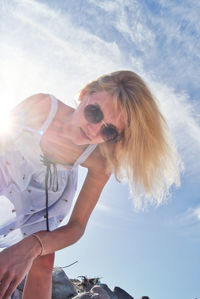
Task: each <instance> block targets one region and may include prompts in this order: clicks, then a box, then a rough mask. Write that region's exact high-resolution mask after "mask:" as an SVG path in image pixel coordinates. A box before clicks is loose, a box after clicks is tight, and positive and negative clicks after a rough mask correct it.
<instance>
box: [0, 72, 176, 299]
mask: <svg viewBox="0 0 200 299" xmlns="http://www.w3.org/2000/svg"><path fill="white" fill-rule="evenodd" d="M79 100H80V104H79V106H78V108H77V109H76V110H75V109H73V108H71V107H69V106H67V105H65V104H64V103H62V102H61V101H59V100H57V99H56V98H55V97H53V96H49V95H45V94H39V95H34V96H31V97H30V98H28V99H26V100H25V101H24V102H22V103H21V104H20V105H19V106H17V107H16V108H15V109H14V110H13V111H12V118H13V129H15V131H16V127H17V126H16V123H19V124H22V119H23V126H22V129H21V130H20V132H18V136H17V137H15V139H14V140H11V141H9V142H7V143H8V144H6V142H2V154H1V160H0V165H1V172H0V179H1V189H0V190H1V195H5V196H6V197H8V198H9V200H10V201H11V202H12V203H13V205H14V206H15V209H14V210H13V211H12V212H13V213H14V214H15V215H16V217H15V218H14V220H13V218H12V221H10V222H8V223H6V224H5V225H4V226H2V228H1V230H0V234H1V235H2V237H1V239H0V242H1V244H2V245H3V246H10V245H12V246H10V247H9V248H7V249H5V250H4V251H2V252H1V253H0V282H1V283H0V298H8V297H9V296H10V295H11V294H12V292H13V291H14V290H15V288H16V287H17V285H18V284H19V283H20V281H21V280H22V279H23V278H24V276H25V275H27V278H26V284H25V289H24V294H23V298H28V299H31V298H36V297H37V298H38V299H39V298H51V275H52V268H53V262H54V252H55V251H56V250H59V249H62V248H65V247H67V246H69V245H71V244H73V243H75V242H76V241H78V240H79V239H80V237H81V236H82V235H83V233H84V231H85V228H86V225H87V222H88V219H89V217H90V215H91V212H92V210H93V209H94V207H95V205H96V203H97V201H98V199H99V196H100V194H101V191H102V189H103V187H104V185H105V184H106V182H107V181H108V179H109V177H110V174H111V173H112V172H114V174H115V176H116V178H117V179H120V178H126V179H127V180H128V182H129V185H130V187H131V190H132V191H133V193H134V198H135V205H136V206H137V207H138V206H139V205H140V203H141V202H142V200H141V197H142V195H143V194H146V196H147V197H148V198H149V200H150V201H152V199H154V200H155V202H157V203H160V202H161V201H162V200H163V198H164V195H165V193H166V192H167V190H168V189H169V187H170V185H171V184H172V183H174V182H177V180H178V160H177V157H176V151H175V150H174V148H173V146H172V145H171V141H170V139H169V134H168V128H167V125H166V123H165V120H164V119H163V116H162V115H161V113H160V111H159V109H158V106H157V104H156V102H155V100H154V99H153V97H152V95H151V92H150V91H149V89H148V88H147V86H146V85H145V83H144V82H143V80H142V79H141V78H140V77H139V76H138V75H137V74H135V73H134V72H131V71H118V72H113V73H111V74H108V75H103V76H101V77H100V78H98V79H97V80H95V81H93V82H90V83H89V84H87V85H86V86H85V87H84V88H83V89H82V90H81V92H80V95H79ZM14 124H15V125H14ZM18 127H19V126H18ZM80 164H81V165H82V166H83V167H86V168H87V169H88V173H87V176H86V179H85V182H84V184H83V187H82V189H81V191H80V194H79V196H78V199H77V201H76V204H75V206H74V209H73V211H72V214H71V217H70V220H69V222H68V224H67V225H64V226H61V227H59V228H57V227H58V225H59V224H60V222H62V219H63V218H64V217H65V216H66V214H67V212H68V211H69V209H70V206H71V201H72V198H73V196H74V192H75V190H76V182H77V166H78V165H80ZM133 186H134V187H133ZM20 240H21V241H20ZM17 241H19V242H18V243H16V242H17ZM13 244H14V245H13ZM33 294H34V295H33Z"/></svg>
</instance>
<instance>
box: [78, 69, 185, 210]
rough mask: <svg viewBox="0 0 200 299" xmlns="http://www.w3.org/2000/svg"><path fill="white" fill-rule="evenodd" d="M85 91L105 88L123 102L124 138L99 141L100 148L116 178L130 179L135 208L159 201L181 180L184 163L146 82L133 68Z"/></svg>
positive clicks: (105, 79)
mask: <svg viewBox="0 0 200 299" xmlns="http://www.w3.org/2000/svg"><path fill="white" fill-rule="evenodd" d="M82 91H84V92H87V93H88V94H92V93H96V92H99V91H105V92H107V93H108V94H110V95H111V96H112V98H113V100H114V101H115V102H116V103H117V105H120V107H121V108H122V112H123V116H124V119H125V124H126V126H125V129H124V134H123V138H122V140H121V141H120V142H118V143H116V144H109V143H102V144H100V145H99V146H100V150H101V152H102V154H103V155H104V156H105V157H106V158H107V160H108V162H109V163H108V164H109V167H111V168H112V170H113V172H114V174H115V177H116V179H117V180H124V179H125V180H127V181H128V183H129V187H130V190H131V193H132V195H133V199H134V206H135V208H145V207H146V206H147V204H148V202H150V203H151V204H156V205H159V204H160V203H161V202H162V201H164V199H165V198H166V195H167V194H168V190H169V188H170V186H171V185H172V184H173V183H176V185H178V184H179V166H180V164H181V163H180V158H179V156H178V154H177V151H176V148H175V146H174V144H173V142H172V139H171V136H170V132H169V129H168V126H167V123H166V121H165V119H164V117H163V116H162V114H161V112H160V110H159V108H158V105H157V103H156V101H155V99H154V98H153V96H152V94H151V92H150V90H149V88H148V87H147V85H146V84H145V82H144V81H143V80H142V79H141V77H140V76H138V75H137V74H136V73H134V72H132V71H117V72H113V73H110V74H106V75H103V76H101V77H99V78H98V79H97V80H95V81H92V82H90V83H88V84H87V85H86V86H85V87H84V88H83V89H82ZM144 195H145V196H144Z"/></svg>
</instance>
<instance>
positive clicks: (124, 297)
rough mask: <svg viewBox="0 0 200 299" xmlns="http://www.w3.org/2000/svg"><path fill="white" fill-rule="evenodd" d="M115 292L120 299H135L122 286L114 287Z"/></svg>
mask: <svg viewBox="0 0 200 299" xmlns="http://www.w3.org/2000/svg"><path fill="white" fill-rule="evenodd" d="M114 294H115V295H116V296H117V298H118V299H134V298H133V297H132V296H131V295H129V294H128V293H127V292H126V291H124V290H123V289H121V288H120V287H115V288H114Z"/></svg>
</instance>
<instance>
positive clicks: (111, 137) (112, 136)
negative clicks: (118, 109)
mask: <svg viewBox="0 0 200 299" xmlns="http://www.w3.org/2000/svg"><path fill="white" fill-rule="evenodd" d="M101 135H102V137H103V139H104V140H105V141H107V142H109V143H116V142H117V141H119V139H120V135H119V134H118V132H117V129H116V128H115V127H114V126H113V125H107V126H105V125H103V126H102V127H101Z"/></svg>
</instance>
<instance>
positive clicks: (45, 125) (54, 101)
mask: <svg viewBox="0 0 200 299" xmlns="http://www.w3.org/2000/svg"><path fill="white" fill-rule="evenodd" d="M49 96H50V99H51V108H50V111H49V115H48V116H47V119H46V120H45V122H44V123H43V125H42V126H41V128H40V135H43V134H44V133H45V131H46V130H47V129H48V127H49V125H50V124H51V122H52V120H53V118H54V117H55V115H56V112H57V109H58V100H57V99H56V98H55V97H54V96H53V95H49Z"/></svg>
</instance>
